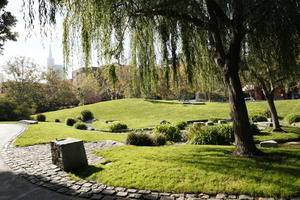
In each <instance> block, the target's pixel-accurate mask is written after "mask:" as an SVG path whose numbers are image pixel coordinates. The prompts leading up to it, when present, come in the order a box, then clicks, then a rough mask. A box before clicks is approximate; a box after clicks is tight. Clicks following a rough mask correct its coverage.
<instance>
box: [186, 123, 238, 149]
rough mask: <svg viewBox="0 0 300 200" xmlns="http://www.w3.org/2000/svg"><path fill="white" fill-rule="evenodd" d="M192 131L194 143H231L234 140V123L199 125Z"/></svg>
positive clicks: (191, 141)
mask: <svg viewBox="0 0 300 200" xmlns="http://www.w3.org/2000/svg"><path fill="white" fill-rule="evenodd" d="M192 131H193V132H191V133H190V141H189V142H190V143H192V144H215V145H229V144H231V143H232V142H234V130H233V127H232V125H218V126H199V127H198V128H193V129H192Z"/></svg>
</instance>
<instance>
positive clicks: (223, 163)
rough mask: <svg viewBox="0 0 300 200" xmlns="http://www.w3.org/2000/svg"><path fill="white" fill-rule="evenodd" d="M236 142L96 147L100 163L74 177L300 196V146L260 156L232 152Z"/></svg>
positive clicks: (167, 187)
mask: <svg viewBox="0 0 300 200" xmlns="http://www.w3.org/2000/svg"><path fill="white" fill-rule="evenodd" d="M232 150H233V147H232V146H195V145H173V146H162V147H135V146H122V147H116V148H111V149H106V150H100V151H96V154H97V155H99V156H104V157H105V158H106V162H107V161H111V162H112V163H111V164H110V165H106V166H105V165H102V164H97V165H95V166H90V167H89V168H87V169H86V170H85V171H83V172H80V173H76V174H72V175H71V176H73V177H74V176H75V177H77V178H78V177H80V178H87V179H92V180H97V181H99V182H101V183H105V184H108V185H114V186H124V187H130V188H139V189H150V190H157V191H165V192H176V193H177V192H186V193H201V192H203V193H208V194H216V193H228V194H249V195H253V196H263V197H268V196H271V197H290V196H299V195H300V149H283V148H281V149H267V150H266V149H264V152H266V155H265V156H264V157H259V158H236V157H230V156H228V154H227V153H228V152H230V151H232Z"/></svg>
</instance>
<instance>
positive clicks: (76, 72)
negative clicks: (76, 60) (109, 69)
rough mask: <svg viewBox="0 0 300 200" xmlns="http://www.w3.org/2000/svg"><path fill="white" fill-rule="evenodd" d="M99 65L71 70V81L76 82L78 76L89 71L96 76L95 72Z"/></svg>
mask: <svg viewBox="0 0 300 200" xmlns="http://www.w3.org/2000/svg"><path fill="white" fill-rule="evenodd" d="M100 69H101V68H100V67H81V68H79V69H77V70H74V71H72V81H73V82H77V81H78V78H79V77H80V76H82V75H85V74H88V73H91V74H93V75H94V76H96V74H97V72H98V71H99V70H100Z"/></svg>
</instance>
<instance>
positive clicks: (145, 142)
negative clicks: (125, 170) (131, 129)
mask: <svg viewBox="0 0 300 200" xmlns="http://www.w3.org/2000/svg"><path fill="white" fill-rule="evenodd" d="M126 144H130V145H135V146H153V145H154V143H153V140H152V138H151V137H150V135H149V134H146V133H129V134H128V135H127V139H126Z"/></svg>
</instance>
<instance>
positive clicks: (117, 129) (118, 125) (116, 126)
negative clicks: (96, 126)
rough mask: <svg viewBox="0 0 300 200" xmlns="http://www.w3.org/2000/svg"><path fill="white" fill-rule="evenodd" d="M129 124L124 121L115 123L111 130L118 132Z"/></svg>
mask: <svg viewBox="0 0 300 200" xmlns="http://www.w3.org/2000/svg"><path fill="white" fill-rule="evenodd" d="M127 128H128V127H127V125H126V124H123V123H120V122H118V123H113V124H112V125H110V126H109V130H110V131H112V132H117V131H120V130H124V129H127Z"/></svg>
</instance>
